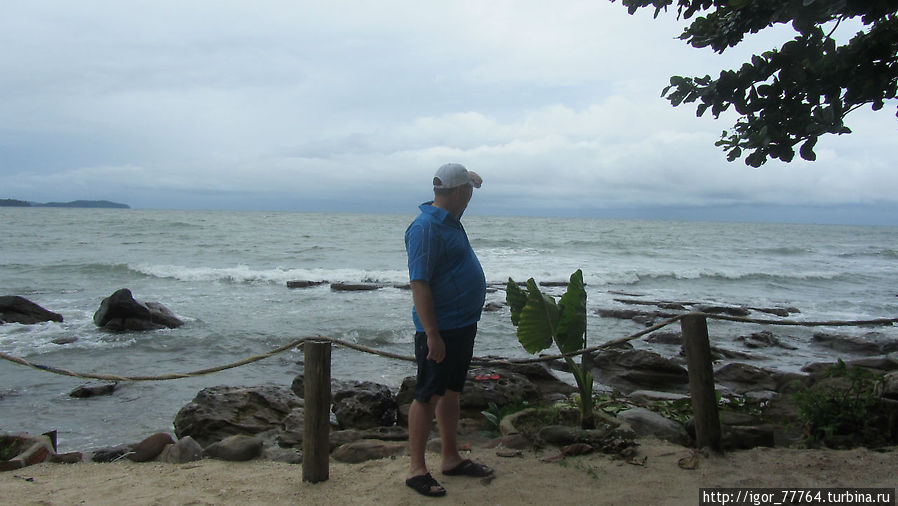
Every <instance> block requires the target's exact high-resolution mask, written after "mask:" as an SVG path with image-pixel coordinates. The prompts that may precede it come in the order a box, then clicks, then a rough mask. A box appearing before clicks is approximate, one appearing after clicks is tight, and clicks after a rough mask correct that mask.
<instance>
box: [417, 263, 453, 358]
mask: <svg viewBox="0 0 898 506" xmlns="http://www.w3.org/2000/svg"><path fill="white" fill-rule="evenodd" d="M411 287H412V300H413V301H414V303H415V311H416V312H417V313H418V319H419V320H420V321H421V325H422V326H423V327H424V332H425V333H426V334H427V358H428V359H430V360H433V361H434V362H437V363H440V362H442V361H443V359H444V358H445V357H446V343H444V342H443V336H441V335H440V329H439V327H437V317H436V312H435V311H434V308H433V292H431V290H430V285H429V284H428V283H427V282H426V281H422V280H420V279H415V280H413V281H412V282H411Z"/></svg>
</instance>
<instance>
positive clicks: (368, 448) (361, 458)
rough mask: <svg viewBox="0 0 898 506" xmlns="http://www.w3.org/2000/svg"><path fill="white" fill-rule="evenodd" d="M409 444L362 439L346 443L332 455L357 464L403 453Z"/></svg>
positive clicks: (336, 458) (340, 459)
mask: <svg viewBox="0 0 898 506" xmlns="http://www.w3.org/2000/svg"><path fill="white" fill-rule="evenodd" d="M407 448H408V445H407V444H406V443H400V442H395V441H380V440H378V439H362V440H359V441H353V442H352V443H346V444H344V445H342V446H340V447H339V448H337V449H336V450H334V453H333V454H332V455H331V456H332V457H333V458H334V460H337V461H339V462H347V463H350V464H357V463H359V462H365V461H368V460H378V459H383V458H387V457H392V456H394V455H402V454H403V453H405V452H406V451H407Z"/></svg>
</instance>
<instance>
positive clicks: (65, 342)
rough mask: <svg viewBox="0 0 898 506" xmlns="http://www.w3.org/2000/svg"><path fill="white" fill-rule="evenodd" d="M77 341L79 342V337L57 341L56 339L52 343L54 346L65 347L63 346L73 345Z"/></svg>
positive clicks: (63, 338)
mask: <svg viewBox="0 0 898 506" xmlns="http://www.w3.org/2000/svg"><path fill="white" fill-rule="evenodd" d="M77 340H78V338H77V337H74V336H70V337H57V338H56V339H54V340H52V341H50V342H51V343H53V344H59V345H63V344H72V343H74V342H75V341H77Z"/></svg>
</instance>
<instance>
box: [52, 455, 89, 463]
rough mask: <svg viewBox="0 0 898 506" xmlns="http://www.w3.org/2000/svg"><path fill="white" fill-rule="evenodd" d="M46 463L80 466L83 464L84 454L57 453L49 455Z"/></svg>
mask: <svg viewBox="0 0 898 506" xmlns="http://www.w3.org/2000/svg"><path fill="white" fill-rule="evenodd" d="M47 461H48V462H52V463H54V464H80V463H81V462H84V454H83V453H81V452H69V453H57V454H56V455H51V456H50V458H49V459H47Z"/></svg>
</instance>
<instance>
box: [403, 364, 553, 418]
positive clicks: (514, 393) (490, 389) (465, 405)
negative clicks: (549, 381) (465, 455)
mask: <svg viewBox="0 0 898 506" xmlns="http://www.w3.org/2000/svg"><path fill="white" fill-rule="evenodd" d="M545 374H548V373H547V372H545V371H543V372H541V373H540V375H542V376H543V377H545V376H544V375H545ZM555 381H558V380H555ZM415 383H416V379H415V377H414V376H408V377H406V378H405V379H404V380H403V381H402V386H400V387H399V393H398V394H397V395H396V404H397V405H398V407H399V423H400V424H401V425H405V424H406V423H407V420H408V408H409V406H410V405H411V403H412V401H413V400H414V399H415ZM547 388H549V387H547ZM554 388H555V389H556V390H561V389H563V387H560V386H555V387H554ZM549 390H552V388H549ZM540 392H541V390H540V389H539V388H538V387H537V386H536V384H535V383H534V382H533V381H531V380H530V378H528V377H527V376H525V375H523V374H520V373H517V372H512V371H511V370H510V369H505V368H491V369H482V368H474V369H471V370H470V371H468V379H467V381H466V382H465V387H464V390H463V391H462V394H461V397H460V399H459V406H460V408H461V416H462V418H482V417H483V415H482V414H481V412H482V411H483V410H485V409H487V408H489V405H490V403H495V404H496V405H497V406H505V405H508V404H515V403H518V402H523V401H535V400H538V399H539V398H540Z"/></svg>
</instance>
